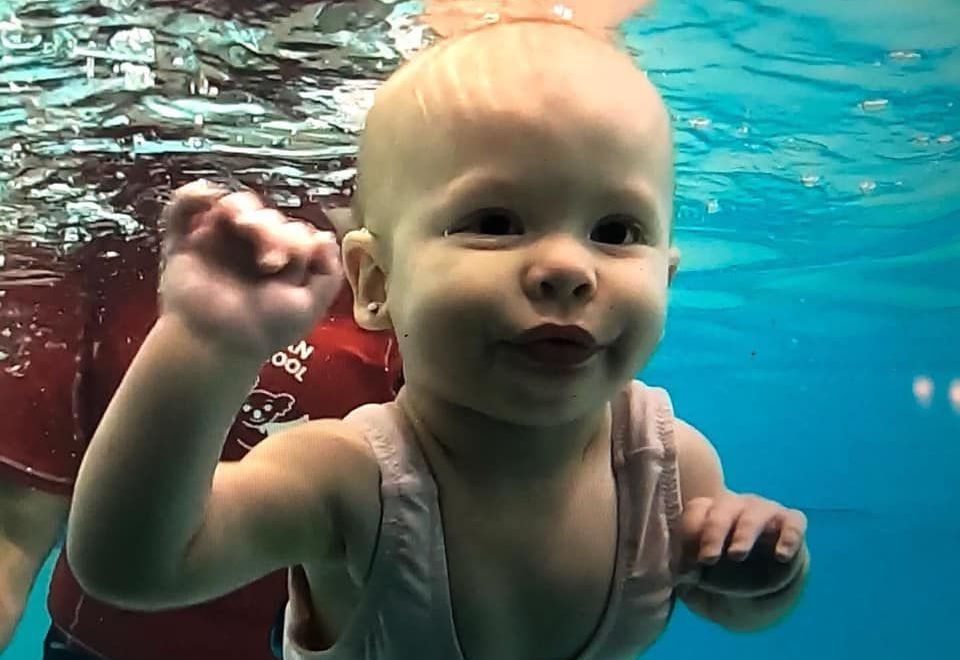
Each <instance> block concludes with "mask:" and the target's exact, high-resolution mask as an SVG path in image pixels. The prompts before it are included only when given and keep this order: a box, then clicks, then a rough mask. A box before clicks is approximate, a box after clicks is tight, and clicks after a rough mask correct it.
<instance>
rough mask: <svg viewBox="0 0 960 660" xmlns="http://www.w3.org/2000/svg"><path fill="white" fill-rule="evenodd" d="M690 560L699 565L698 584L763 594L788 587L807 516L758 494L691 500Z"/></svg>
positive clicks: (687, 526) (686, 522) (687, 513)
mask: <svg viewBox="0 0 960 660" xmlns="http://www.w3.org/2000/svg"><path fill="white" fill-rule="evenodd" d="M682 528H683V538H684V548H685V554H686V557H687V560H688V563H693V561H696V563H697V564H698V565H699V566H700V571H701V572H700V576H701V577H700V583H699V584H698V585H697V586H698V587H700V588H702V589H705V590H708V591H713V592H716V593H722V594H727V595H736V596H742V597H746V596H760V595H765V594H769V593H772V592H775V591H778V590H779V589H782V588H783V587H785V586H787V585H788V584H789V583H790V581H791V580H792V579H793V577H794V576H795V575H796V573H797V572H798V571H799V570H800V568H801V566H800V565H799V562H795V561H794V559H798V553H799V552H800V551H801V550H802V549H803V547H804V535H805V534H806V530H807V519H806V516H804V515H803V513H802V512H800V511H797V510H795V509H788V508H786V507H784V506H782V505H780V504H777V503H776V502H772V501H770V500H765V499H763V498H761V497H757V496H755V495H738V494H735V493H728V494H726V495H723V496H721V497H718V498H708V497H701V498H696V499H693V500H691V501H690V502H688V503H687V504H686V506H685V508H684V512H683V523H682Z"/></svg>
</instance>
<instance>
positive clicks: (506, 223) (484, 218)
mask: <svg viewBox="0 0 960 660" xmlns="http://www.w3.org/2000/svg"><path fill="white" fill-rule="evenodd" d="M464 233H466V234H480V235H484V236H508V235H511V234H522V233H523V227H522V225H521V224H520V219H519V218H518V217H517V216H516V214H515V213H512V212H510V211H508V210H507V209H498V208H489V209H480V210H479V211H474V212H473V213H470V214H469V215H467V216H466V217H464V218H463V219H462V220H460V222H458V223H457V224H456V225H455V226H454V227H453V228H452V229H448V230H447V231H446V232H444V234H445V235H446V236H449V235H451V234H464Z"/></svg>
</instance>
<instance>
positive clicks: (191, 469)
mask: <svg viewBox="0 0 960 660" xmlns="http://www.w3.org/2000/svg"><path fill="white" fill-rule="evenodd" d="M165 216H166V217H165V220H166V225H167V236H166V237H165V241H164V246H165V256H166V261H167V263H166V268H165V270H164V274H163V280H162V283H161V314H160V318H159V319H158V321H157V323H156V324H155V326H154V327H153V329H152V330H151V332H150V334H149V335H148V337H147V339H146V341H145V342H144V344H143V346H142V347H141V349H140V351H139V352H138V354H137V356H136V358H135V359H134V361H133V363H132V365H131V367H130V369H129V371H128V372H127V374H126V376H125V378H124V379H123V382H122V383H121V385H120V387H119V389H118V390H117V393H116V395H115V397H114V399H113V400H112V402H111V403H110V406H109V407H108V409H107V411H106V413H105V415H104V417H103V420H102V422H101V424H100V426H99V427H98V429H97V431H96V433H95V434H94V437H93V439H92V441H91V444H90V447H89V449H88V451H87V453H86V455H85V457H84V460H83V463H82V465H81V468H80V472H79V474H78V478H77V484H76V490H75V493H74V497H73V503H72V507H71V510H70V518H69V526H68V534H67V554H68V558H69V560H70V564H71V566H72V567H73V569H74V571H75V573H76V575H77V577H78V579H79V581H80V583H81V585H82V586H83V587H84V588H85V589H86V590H87V591H88V592H90V593H91V594H93V595H94V596H96V597H99V598H102V599H104V600H107V601H111V602H114V603H116V604H118V605H121V606H124V607H127V608H130V609H140V610H150V609H162V608H168V607H177V606H185V605H188V604H192V603H196V602H200V601H204V600H209V599H211V598H214V597H217V596H219V595H222V594H225V593H227V592H229V591H232V590H234V589H236V588H238V587H240V586H242V585H244V584H246V583H248V582H251V581H253V580H255V579H257V578H259V577H261V576H263V575H265V574H267V573H269V572H271V571H273V570H275V569H278V568H280V567H283V566H288V565H292V564H297V563H300V562H302V561H304V560H306V559H307V558H308V557H309V558H311V559H313V560H322V558H323V556H324V553H325V552H328V551H329V550H330V549H331V548H334V547H337V546H338V545H339V540H338V530H337V529H335V524H334V523H333V516H332V515H331V512H332V511H333V510H334V509H335V508H336V507H337V505H338V498H339V497H340V495H341V494H342V491H341V487H342V486H344V484H345V483H347V476H349V477H350V478H352V479H354V480H355V479H357V476H358V475H360V476H362V474H363V473H364V471H369V470H371V469H372V470H376V463H375V462H374V461H373V460H372V457H371V456H370V455H369V451H368V450H365V448H364V447H365V445H364V443H363V441H362V440H361V439H358V438H357V437H356V434H355V433H353V432H352V431H351V430H350V428H349V427H348V426H347V424H346V423H345V422H342V421H323V422H314V423H311V424H306V425H303V426H300V427H295V428H294V429H292V430H289V431H287V432H285V433H281V434H278V435H275V436H270V437H269V438H268V439H267V440H265V441H263V442H262V443H261V444H260V445H258V446H257V447H256V448H255V449H254V450H253V451H251V452H250V453H249V454H248V455H247V456H246V457H245V458H244V459H243V460H241V461H237V462H232V463H227V462H224V463H218V460H219V457H220V454H221V451H222V448H223V443H224V441H225V435H226V432H227V430H228V429H229V427H230V425H231V423H232V421H233V419H234V417H235V415H236V413H237V411H238V410H239V408H240V406H241V405H242V403H243V401H244V399H245V398H246V396H247V395H248V394H249V392H250V390H251V389H252V387H253V386H254V383H255V381H256V377H257V374H258V372H259V370H260V367H261V366H262V364H263V363H264V361H265V360H266V358H267V357H268V356H269V355H270V354H271V352H273V351H274V350H276V349H277V348H279V347H281V346H285V345H287V344H288V343H290V342H292V341H295V340H296V339H297V338H298V337H301V336H303V335H304V334H306V332H307V331H308V330H309V329H310V328H311V327H312V325H313V324H314V323H315V322H316V321H317V319H318V318H319V317H320V316H321V315H322V314H324V313H325V312H326V310H327V308H328V306H329V304H330V302H331V301H332V299H333V298H334V296H335V295H336V294H337V292H338V290H339V287H340V286H341V282H342V278H341V276H340V271H339V263H338V260H337V256H336V249H337V248H336V243H335V241H334V240H333V239H332V237H330V236H329V235H325V234H322V233H320V232H317V231H315V230H313V229H312V228H310V227H308V226H306V225H304V224H302V223H295V222H288V221H287V220H286V219H285V218H283V216H281V215H280V213H279V212H277V211H273V210H270V209H266V208H264V207H263V205H262V204H261V203H260V201H259V199H258V198H256V197H255V196H254V195H251V194H233V195H226V194H225V193H224V191H221V190H219V189H215V188H212V187H210V186H208V185H207V184H205V183H202V182H198V183H196V184H190V185H189V186H185V187H184V188H181V189H180V190H179V191H177V193H176V195H175V198H174V200H173V202H172V203H171V204H170V206H169V207H168V209H167V211H166V212H165ZM374 478H375V477H374Z"/></svg>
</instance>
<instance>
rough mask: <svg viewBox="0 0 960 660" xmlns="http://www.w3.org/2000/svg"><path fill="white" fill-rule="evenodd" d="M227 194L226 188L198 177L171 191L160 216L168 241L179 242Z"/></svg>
mask: <svg viewBox="0 0 960 660" xmlns="http://www.w3.org/2000/svg"><path fill="white" fill-rule="evenodd" d="M228 194H229V191H228V190H227V189H226V188H223V187H221V186H218V185H216V184H214V183H211V182H209V181H206V180H204V179H199V180H197V181H191V182H190V183H188V184H186V185H183V186H180V187H179V188H177V189H176V190H175V191H173V196H172V197H171V199H170V202H169V203H167V205H166V206H165V207H164V209H163V212H162V213H161V216H160V225H161V226H162V227H163V228H164V229H165V231H166V233H167V240H168V241H169V242H179V241H180V240H181V239H183V238H185V237H186V236H187V235H189V234H190V232H192V231H193V229H194V228H195V226H196V224H197V220H198V219H200V218H201V217H202V214H203V213H206V212H207V211H209V210H210V209H212V208H213V207H214V206H216V204H217V202H218V201H219V200H221V199H223V198H224V197H226V196H227V195H228Z"/></svg>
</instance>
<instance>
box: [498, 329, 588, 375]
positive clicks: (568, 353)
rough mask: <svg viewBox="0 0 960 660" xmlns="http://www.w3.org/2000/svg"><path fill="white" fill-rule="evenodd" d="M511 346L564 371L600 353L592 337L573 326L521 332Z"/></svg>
mask: <svg viewBox="0 0 960 660" xmlns="http://www.w3.org/2000/svg"><path fill="white" fill-rule="evenodd" d="M512 344H513V345H514V346H515V347H516V348H517V349H518V350H519V351H520V352H521V353H522V354H523V355H524V356H525V357H526V358H528V359H530V360H532V361H534V362H536V363H538V364H541V365H543V366H547V367H561V368H563V367H567V368H568V367H576V366H579V365H581V364H583V363H585V362H587V360H589V359H590V358H591V357H593V356H594V355H595V354H596V353H597V352H598V351H599V350H600V346H599V345H598V344H597V341H596V339H594V338H593V335H591V334H590V333H589V332H587V331H586V330H584V329H583V328H580V327H579V326H572V325H566V326H563V325H554V324H546V325H540V326H537V327H535V328H531V329H530V330H527V331H525V332H523V333H521V334H520V335H519V336H518V337H517V338H516V339H515V340H514V341H513V342H512Z"/></svg>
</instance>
